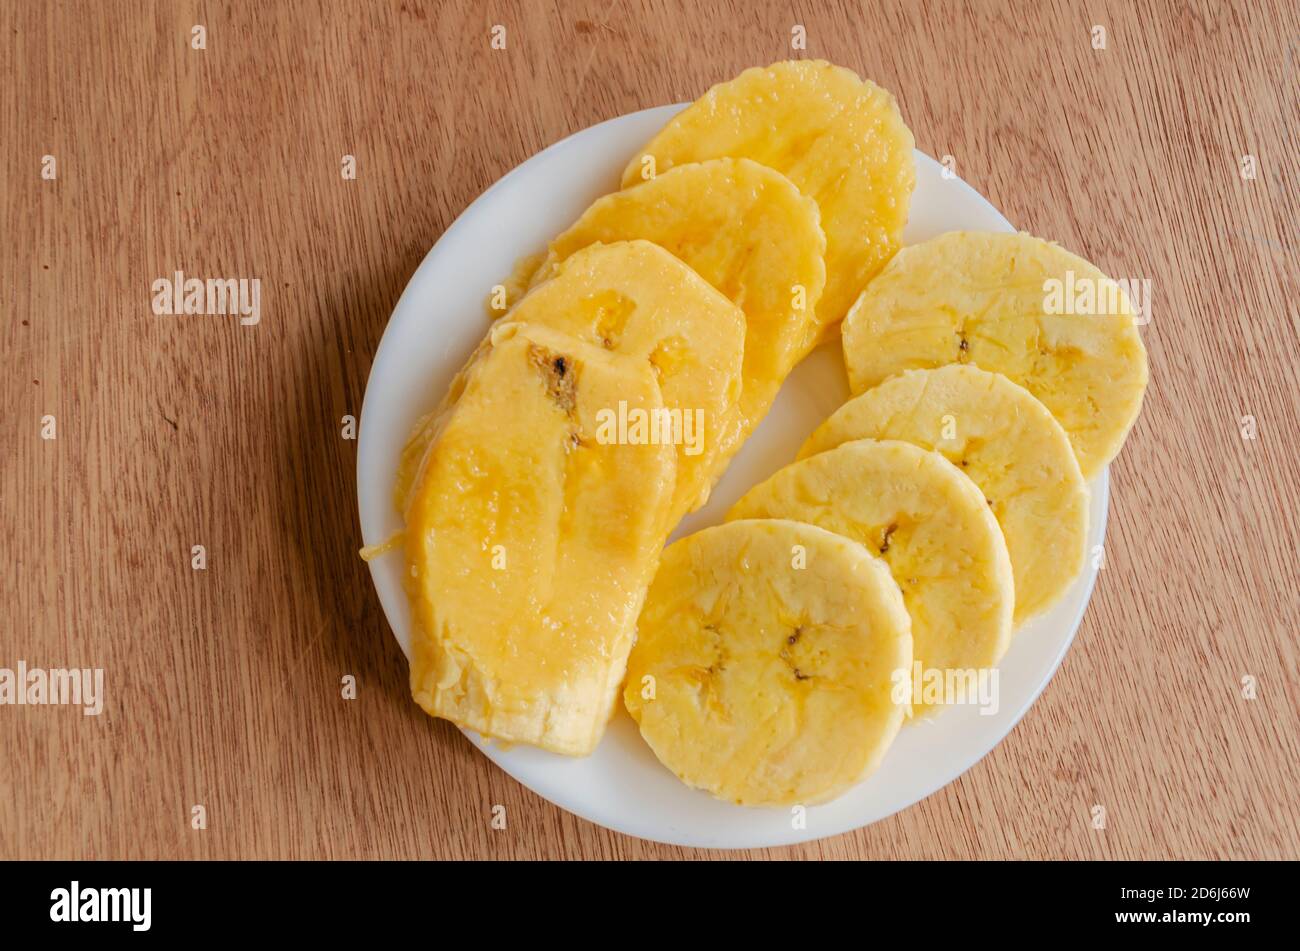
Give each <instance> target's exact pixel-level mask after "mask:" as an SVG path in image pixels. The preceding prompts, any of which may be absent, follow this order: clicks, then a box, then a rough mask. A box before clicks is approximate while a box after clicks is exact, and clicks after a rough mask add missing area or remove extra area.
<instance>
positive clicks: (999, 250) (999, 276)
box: [844, 231, 1147, 479]
mask: <svg viewBox="0 0 1300 951" xmlns="http://www.w3.org/2000/svg"><path fill="white" fill-rule="evenodd" d="M1076 288H1077V289H1079V291H1080V294H1079V295H1078V296H1077V297H1076V295H1074V294H1071V293H1069V290H1073V289H1076ZM1067 289H1069V290H1067ZM1085 292H1086V293H1087V299H1086V300H1085V298H1084V293H1085ZM844 362H845V364H846V365H847V367H848V372H849V384H850V386H851V387H852V389H853V392H854V393H861V392H863V391H865V390H869V389H871V387H873V386H875V385H877V384H878V383H882V382H884V381H885V380H887V379H888V378H889V377H891V376H893V375H894V374H896V373H898V372H900V371H902V370H914V369H922V368H925V367H937V366H944V365H945V364H949V363H968V364H973V365H975V366H978V367H981V368H982V369H985V370H990V371H992V372H994V373H1001V374H1002V375H1003V376H1005V377H1007V378H1008V379H1010V380H1011V381H1012V382H1014V383H1018V384H1020V385H1021V386H1023V387H1024V388H1025V389H1027V390H1028V391H1029V392H1030V393H1032V394H1034V396H1036V397H1037V398H1038V399H1039V400H1040V401H1041V402H1042V403H1043V405H1044V406H1046V407H1047V408H1048V409H1049V410H1051V413H1052V415H1053V416H1055V417H1056V419H1057V420H1058V421H1059V422H1060V424H1061V425H1062V426H1063V427H1064V428H1065V431H1066V432H1067V433H1069V435H1070V442H1071V444H1072V445H1073V446H1074V452H1075V455H1076V456H1078V458H1079V468H1080V469H1081V470H1082V471H1083V476H1084V478H1085V479H1091V478H1092V477H1093V476H1095V475H1096V474H1097V473H1098V472H1100V471H1101V469H1102V468H1103V467H1104V466H1105V465H1106V463H1108V462H1110V460H1111V459H1113V458H1114V457H1115V455H1116V453H1118V452H1119V450H1120V447H1121V446H1123V444H1124V439H1125V437H1126V436H1127V435H1128V431H1129V429H1130V427H1132V425H1133V422H1134V420H1136V419H1137V416H1138V412H1139V411H1140V410H1141V409H1142V395H1143V393H1144V392H1145V391H1146V385H1147V355H1146V349H1145V348H1144V347H1143V346H1142V338H1141V337H1140V336H1139V334H1138V327H1137V319H1136V314H1135V312H1134V310H1133V307H1132V304H1131V302H1130V301H1129V299H1128V296H1127V295H1126V294H1125V293H1124V291H1123V288H1122V286H1121V285H1119V284H1118V283H1117V282H1115V281H1112V280H1110V279H1109V278H1107V277H1106V276H1105V275H1104V274H1102V272H1101V271H1099V270H1098V269H1097V268H1096V267H1094V266H1093V265H1091V264H1089V263H1088V262H1087V261H1085V260H1084V259H1083V258H1081V257H1078V256H1077V255H1074V254H1071V253H1070V252H1068V251H1065V250H1063V249H1062V248H1060V247H1058V246H1057V245H1055V244H1052V243H1051V242H1048V241H1044V240H1042V239H1041V238H1034V237H1031V236H1030V235H1027V234H986V233H982V232H961V231H954V232H950V233H948V234H943V235H940V236H939V237H937V238H933V239H931V240H930V241H926V242H923V243H921V244H915V245H912V246H910V247H907V248H904V249H903V250H902V251H900V252H898V254H897V256H895V258H894V259H893V260H892V261H890V262H889V264H888V265H887V266H886V267H885V269H884V270H883V271H881V272H880V274H879V275H878V276H877V277H876V278H875V280H873V281H872V282H871V283H870V284H868V285H867V288H866V290H864V291H863V292H862V296H861V297H860V298H858V302H857V303H856V304H854V305H853V310H852V311H851V312H850V313H849V316H848V318H847V319H846V320H845V321H844Z"/></svg>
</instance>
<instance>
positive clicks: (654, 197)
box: [532, 159, 826, 464]
mask: <svg viewBox="0 0 1300 951" xmlns="http://www.w3.org/2000/svg"><path fill="white" fill-rule="evenodd" d="M633 238H643V239H645V240H647V241H652V242H654V243H655V244H657V245H659V246H660V247H662V248H665V249H666V250H668V251H669V252H671V253H672V254H674V255H676V256H677V257H678V258H679V259H681V260H682V261H683V262H685V263H686V264H688V265H690V267H692V268H693V269H694V270H695V271H696V272H697V273H698V274H699V275H700V276H701V277H702V278H704V279H705V280H706V281H708V282H709V283H710V284H712V285H713V286H714V287H716V288H717V289H718V290H720V291H721V292H722V293H723V294H724V295H726V296H727V297H728V298H730V299H731V300H732V301H734V302H735V303H736V304H737V306H739V307H740V309H741V310H742V311H744V313H745V320H746V327H745V359H744V371H743V380H742V386H741V394H740V412H739V414H738V424H737V428H736V430H735V432H734V433H733V436H732V438H730V439H728V440H725V441H724V444H723V446H722V457H721V461H722V463H724V464H725V462H726V461H727V460H728V459H730V457H731V455H732V453H733V451H734V450H735V449H736V448H738V447H739V443H740V442H741V441H743V440H744V438H745V437H747V436H748V435H749V433H750V432H752V431H753V428H754V426H756V425H757V424H758V422H759V420H761V419H762V418H763V416H764V415H765V414H766V413H767V411H768V408H769V407H770V406H771V405H772V400H773V399H775V398H776V393H777V390H779V389H780V387H781V383H782V382H783V381H784V380H785V378H786V375H787V374H788V373H789V372H790V371H791V370H792V369H793V368H794V365H795V364H796V363H798V362H799V361H800V360H801V359H803V357H804V356H805V355H807V353H808V351H809V349H810V348H811V340H810V329H812V328H813V327H814V323H815V317H814V314H815V308H816V306H817V301H818V300H819V299H820V298H821V293H822V287H823V286H824V284H825V282H826V265H825V262H824V261H823V254H824V252H825V249H826V239H825V236H824V235H823V234H822V231H821V226H820V225H819V223H818V213H817V206H816V205H815V204H814V203H813V202H812V201H811V200H809V199H808V198H805V197H804V196H803V195H801V194H800V193H799V190H798V189H797V188H795V187H794V185H792V184H791V183H790V180H789V179H787V178H786V177H785V176H784V175H781V174H780V173H779V172H774V171H772V170H771V169H770V168H765V167H763V166H762V165H759V164H757V163H755V162H750V161H747V160H736V159H721V160H719V161H716V162H705V163H703V164H700V165H684V166H682V167H680V168H676V169H673V170H672V171H671V172H667V173H665V174H663V175H659V176H658V177H656V178H655V179H654V180H653V181H649V182H646V183H644V184H642V185H637V186H636V187H635V188H628V189H625V190H623V191H621V192H615V193H614V194H612V195H606V196H605V197H604V198H601V199H599V200H598V201H596V203H595V204H593V205H592V206H591V207H590V208H588V209H587V211H586V212H584V213H583V215H582V217H581V218H579V219H578V221H577V222H576V223H575V224H574V225H573V227H571V228H569V230H568V231H566V232H564V233H563V234H562V235H560V236H559V237H558V238H556V239H555V240H554V241H553V242H551V246H550V251H549V253H548V254H547V258H546V261H545V262H544V263H543V264H542V266H541V267H540V268H539V270H538V271H537V273H536V274H535V275H534V276H533V280H532V285H533V286H534V287H535V286H536V285H537V284H538V283H539V282H540V281H543V280H546V279H547V278H549V277H551V276H552V275H553V274H554V273H555V271H556V269H557V268H558V266H559V263H560V262H561V261H563V260H564V259H566V258H568V257H569V256H570V255H571V254H573V253H574V252H576V251H579V250H581V249H582V248H585V247H587V245H589V244H592V243H594V242H598V241H600V242H605V243H609V242H613V241H626V240H630V239H633Z"/></svg>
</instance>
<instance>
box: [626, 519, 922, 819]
mask: <svg viewBox="0 0 1300 951" xmlns="http://www.w3.org/2000/svg"><path fill="white" fill-rule="evenodd" d="M637 627H638V639H637V644H636V648H635V649H634V650H633V652H632V657H631V659H630V661H629V666H628V680H627V687H626V688H625V690H624V693H623V701H624V703H625V705H626V706H627V709H628V712H629V713H631V714H632V717H633V718H634V719H635V720H636V721H637V723H638V724H639V725H640V728H641V735H642V736H643V737H644V738H645V740H646V742H647V743H648V744H649V745H650V748H651V749H652V750H654V753H655V755H656V756H658V757H659V760H660V761H661V762H662V763H663V764H664V765H665V766H667V767H668V768H669V769H670V770H672V772H673V773H675V774H676V775H677V776H678V777H679V778H680V779H681V780H682V781H683V782H685V783H687V784H688V785H691V786H694V787H697V788H700V789H705V790H708V791H709V792H710V793H712V794H713V795H714V796H716V797H718V798H720V799H725V800H729V801H731V802H736V803H740V804H742V805H787V804H790V803H808V804H811V803H815V802H820V801H823V800H825V799H829V798H831V797H833V796H835V795H836V794H838V793H839V792H841V791H843V790H844V789H845V788H847V787H848V786H850V785H852V784H853V783H856V782H858V781H859V780H861V779H862V778H863V777H865V776H866V775H867V774H868V773H870V772H871V770H872V769H874V768H875V766H876V765H877V763H879V761H880V759H881V757H882V756H883V755H884V753H885V750H886V749H887V748H888V746H889V744H890V742H892V740H893V738H894V736H895V735H896V734H897V732H898V728H899V725H900V724H901V723H902V721H903V717H904V713H905V709H906V702H905V698H904V699H903V701H902V702H900V701H899V697H898V696H897V691H896V690H895V689H894V683H895V680H896V672H897V671H900V670H907V669H908V668H910V666H911V661H912V641H911V635H910V634H909V622H908V617H907V612H906V610H905V609H904V607H903V601H902V597H901V595H900V594H899V591H898V586H897V585H896V584H895V583H894V581H893V579H892V578H891V577H890V575H889V572H888V570H887V569H886V568H885V566H884V565H883V564H882V563H881V562H880V560H879V559H878V558H875V557H874V556H873V555H871V553H870V552H868V551H867V550H866V549H865V548H864V547H863V546H861V545H859V544H857V543H856V542H852V541H850V540H848V539H846V538H842V537H840V536H838V535H834V534H831V533H830V532H827V531H823V530H822V529H819V528H816V527H814V526H811V525H804V524H800V523H798V522H790V521H784V520H757V521H739V522H730V523H728V524H725V525H719V526H715V527H713V528H707V529H705V530H703V531H701V532H698V533H696V534H694V535H691V536H688V537H687V538H684V539H682V540H681V541H679V542H677V543H675V544H673V545H670V546H669V547H668V548H667V549H665V551H664V554H663V559H662V561H661V563H660V566H659V571H658V574H656V576H655V580H654V584H653V585H652V587H651V589H650V594H649V596H648V597H647V599H646V605H645V609H644V610H643V611H642V613H641V619H640V621H639V623H638V625H637Z"/></svg>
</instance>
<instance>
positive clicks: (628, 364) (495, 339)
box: [405, 323, 676, 755]
mask: <svg viewBox="0 0 1300 951" xmlns="http://www.w3.org/2000/svg"><path fill="white" fill-rule="evenodd" d="M488 348H489V349H488V350H487V352H486V353H485V354H483V355H482V356H481V357H480V358H479V359H478V360H476V361H475V362H474V363H473V364H472V365H471V367H470V368H469V369H468V371H467V373H466V380H465V384H464V389H463V393H462V394H461V396H460V398H459V400H458V401H457V402H456V404H455V406H454V407H453V408H452V409H451V410H450V411H449V414H448V416H447V418H446V420H445V422H444V423H443V424H442V425H441V427H440V429H439V432H438V435H437V438H436V439H435V440H434V441H433V443H432V444H431V446H430V447H429V450H428V454H427V458H426V459H425V461H424V464H423V466H422V468H421V473H420V475H419V478H418V479H417V481H416V488H415V491H414V493H413V495H412V499H411V505H410V508H409V511H408V515H407V525H406V536H405V537H406V542H405V546H406V558H407V564H408V568H409V572H410V577H409V578H408V585H407V587H408V594H409V596H410V601H411V611H412V618H413V622H414V623H413V634H412V647H413V651H412V653H413V657H412V661H411V692H412V694H413V695H414V697H415V700H416V701H417V702H418V703H419V704H420V706H421V707H423V708H424V709H425V710H426V711H427V712H428V713H430V714H432V715H433V716H438V717H445V718H446V719H448V720H452V721H454V722H455V723H458V724H460V725H461V726H464V727H468V728H470V729H473V730H477V731H478V732H480V733H482V734H484V735H486V736H491V737H497V738H500V739H502V740H506V741H511V742H521V743H531V744H534V745H536V746H540V747H543V748H544V749H548V750H552V751H554V752H557V753H567V754H570V755H584V754H587V753H590V752H591V751H592V750H593V749H594V748H595V746H596V744H597V742H598V741H599V739H600V737H601V735H602V733H603V731H604V729H605V724H606V723H607V722H608V720H609V716H610V712H611V709H612V705H613V703H614V700H615V698H616V697H617V694H618V686H619V684H620V683H621V682H622V679H623V673H624V669H625V665H626V660H627V653H628V651H629V649H630V648H631V645H632V639H633V633H634V628H635V623H636V617H637V613H638V612H639V611H640V609H641V603H642V601H643V599H644V596H645V590H646V587H647V586H648V584H649V582H650V579H651V576H652V575H653V572H654V566H655V561H656V558H657V556H658V553H659V548H660V546H661V545H662V544H663V539H664V536H665V533H666V531H667V525H666V522H667V518H668V513H669V507H670V505H671V501H672V493H673V482H674V475H675V468H676V460H675V452H674V449H673V447H672V446H670V445H662V444H658V445H655V444H640V445H629V444H618V443H606V442H602V441H601V440H600V439H599V438H598V435H597V433H598V429H599V427H600V421H599V418H598V417H599V415H600V413H601V411H602V410H606V409H608V408H610V407H615V406H617V405H618V404H619V402H620V401H624V402H626V404H627V405H628V406H629V407H632V408H637V409H643V410H646V411H653V410H655V409H658V408H661V407H662V406H663V402H662V398H661V396H660V392H659V385H658V383H657V382H656V381H655V377H654V371H653V370H652V369H651V367H650V365H649V363H648V362H647V361H646V360H644V359H639V358H633V357H626V356H619V355H616V354H611V353H608V352H606V351H605V350H602V349H600V348H598V347H593V346H591V345H589V344H585V343H582V342H580V341H578V340H575V339H573V338H572V337H569V336H568V335H566V334H563V333H560V332H558V331H555V330H553V329H550V328H545V327H536V326H529V325H521V324H510V323H507V324H499V325H498V326H497V327H495V328H494V330H493V333H492V336H491V339H490V341H489V343H488Z"/></svg>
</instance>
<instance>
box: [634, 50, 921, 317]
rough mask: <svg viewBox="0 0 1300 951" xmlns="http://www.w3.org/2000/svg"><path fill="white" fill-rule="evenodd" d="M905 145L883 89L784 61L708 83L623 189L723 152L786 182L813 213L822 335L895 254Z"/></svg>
mask: <svg viewBox="0 0 1300 951" xmlns="http://www.w3.org/2000/svg"><path fill="white" fill-rule="evenodd" d="M912 148H913V140H912V133H911V130H909V129H908V128H907V126H906V125H905V124H904V122H903V119H902V117H901V116H900V115H899V113H898V105H897V103H896V102H895V101H894V97H893V96H892V95H890V94H889V93H888V92H887V91H886V90H884V89H881V88H880V87H879V86H877V85H875V84H874V83H870V82H866V81H864V80H863V79H861V78H860V77H859V76H857V75H856V74H855V73H853V72H851V71H850V70H847V69H844V68H843V67H840V66H834V65H832V64H830V63H827V62H825V61H823V60H800V61H790V62H783V63H776V64H774V65H772V66H769V67H767V68H766V69H764V68H762V67H755V68H753V69H747V70H745V71H744V72H743V73H741V74H740V75H739V76H737V77H736V78H735V79H733V80H731V81H730V82H725V83H721V84H720V85H717V86H714V87H713V88H712V89H710V90H709V91H708V92H707V93H705V94H704V96H702V97H701V98H700V99H699V100H697V101H696V102H695V103H694V104H693V105H691V106H690V107H688V108H687V109H685V110H683V111H682V112H680V113H678V114H677V115H676V116H674V117H673V118H672V119H671V120H670V121H669V123H668V124H667V125H666V126H664V128H663V130H662V131H660V132H659V134H658V135H656V136H655V137H654V138H653V139H651V140H650V142H649V144H647V145H646V146H645V148H644V149H642V150H641V151H640V152H639V153H637V154H636V155H635V156H633V158H632V161H631V162H629V163H628V166H627V168H626V169H625V170H624V172H623V185H624V187H627V186H630V185H634V184H636V183H638V182H641V181H645V180H646V178H647V176H649V175H650V174H651V173H652V172H653V173H655V174H663V173H664V172H666V171H668V170H669V169H671V168H674V167H676V166H678V165H682V164H684V163H687V162H702V161H705V160H707V159H713V158H719V157H721V156H725V155H731V156H736V157H741V158H749V159H753V160H754V161H756V162H760V163H762V164H763V165H767V166H769V167H771V168H774V169H776V170H777V171H778V172H781V173H783V174H784V175H786V176H787V177H788V178H789V179H790V180H791V181H792V182H794V183H795V185H796V186H798V188H799V190H800V191H802V192H803V193H804V194H805V195H807V196H809V197H810V198H812V199H814V200H815V201H816V202H817V204H818V206H819V207H820V209H821V223H822V228H823V230H825V232H826V291H825V293H824V294H823V295H822V299H821V302H820V303H819V304H818V305H817V316H818V321H819V325H820V327H819V329H824V328H826V327H828V326H830V325H833V324H835V323H838V322H839V321H840V320H841V319H843V317H844V315H845V313H847V312H848V309H849V307H850V306H851V305H852V304H853V301H854V299H855V298H856V297H857V296H858V293H859V292H860V291H861V290H862V287H863V285H864V284H866V282H867V281H868V280H870V279H871V277H872V276H873V275H874V274H875V273H876V272H877V271H879V270H880V268H881V267H882V266H883V265H884V263H885V262H886V261H888V260H889V259H890V257H892V256H893V254H894V252H895V251H896V250H897V249H898V246H899V242H900V239H901V237H902V233H903V226H904V225H905V224H907V211H908V206H909V204H910V202H911V197H912V189H913V187H914V186H915V184H916V168H915V162H914V158H913V153H912ZM647 157H650V158H652V159H653V168H652V166H651V163H650V161H648V158H647Z"/></svg>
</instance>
